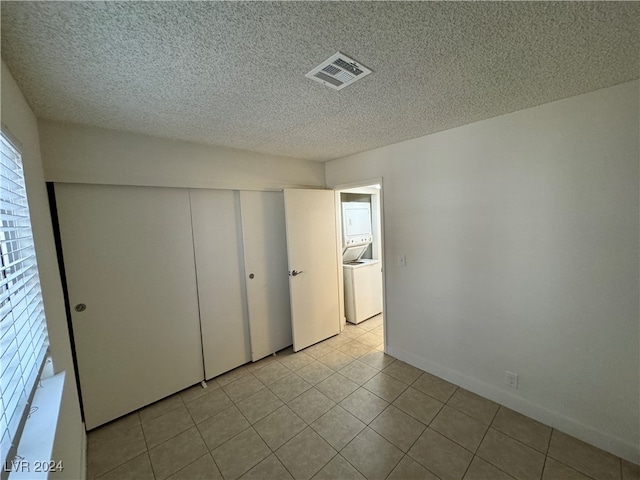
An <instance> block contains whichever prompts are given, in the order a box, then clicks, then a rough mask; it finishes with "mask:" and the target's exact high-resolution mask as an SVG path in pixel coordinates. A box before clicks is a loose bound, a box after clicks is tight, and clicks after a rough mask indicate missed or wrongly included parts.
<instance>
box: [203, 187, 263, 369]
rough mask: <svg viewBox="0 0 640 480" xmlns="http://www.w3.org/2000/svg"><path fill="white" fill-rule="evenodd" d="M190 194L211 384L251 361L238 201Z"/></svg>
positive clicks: (219, 194)
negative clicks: (222, 375) (223, 374)
mask: <svg viewBox="0 0 640 480" xmlns="http://www.w3.org/2000/svg"><path fill="white" fill-rule="evenodd" d="M190 194H191V215H192V225H193V245H194V249H195V258H196V273H197V279H198V298H199V301H200V320H201V325H202V351H203V354H204V369H205V376H206V378H207V379H210V378H213V377H215V376H217V375H220V374H221V373H224V372H227V371H229V370H231V369H233V368H235V367H238V366H240V365H243V364H245V363H247V362H248V361H250V360H251V355H250V348H249V323H248V320H247V315H248V314H247V308H246V303H245V282H244V270H243V258H242V230H241V225H240V198H239V194H238V192H234V191H230V190H190Z"/></svg>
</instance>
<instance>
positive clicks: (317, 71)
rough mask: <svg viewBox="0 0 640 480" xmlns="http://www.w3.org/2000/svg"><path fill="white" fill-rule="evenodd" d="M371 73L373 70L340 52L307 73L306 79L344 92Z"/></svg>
mask: <svg viewBox="0 0 640 480" xmlns="http://www.w3.org/2000/svg"><path fill="white" fill-rule="evenodd" d="M370 73H371V70H369V69H368V68H367V67H365V66H363V65H361V64H359V63H358V62H356V61H355V60H353V59H352V58H349V57H347V56H346V55H344V54H342V53H340V52H338V53H336V54H335V55H332V56H331V57H329V58H328V59H327V60H325V61H324V62H322V63H321V64H320V65H318V66H317V67H316V68H314V69H313V70H311V71H310V72H309V73H307V74H306V75H305V77H307V78H310V79H311V80H315V81H316V82H320V83H322V84H324V85H326V86H327V87H329V88H333V89H334V90H342V89H343V88H344V87H346V86H347V85H351V84H352V83H354V82H356V81H357V80H360V79H361V78H364V77H366V76H367V75H369V74H370Z"/></svg>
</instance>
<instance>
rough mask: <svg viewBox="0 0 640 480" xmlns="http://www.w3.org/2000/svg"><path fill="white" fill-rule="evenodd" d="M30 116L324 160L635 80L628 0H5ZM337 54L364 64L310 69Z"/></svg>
mask: <svg viewBox="0 0 640 480" xmlns="http://www.w3.org/2000/svg"><path fill="white" fill-rule="evenodd" d="M1 8H2V57H3V58H4V59H5V61H6V62H7V64H8V66H9V68H10V70H11V71H12V72H13V74H14V76H15V77H16V80H17V81H18V83H19V85H20V87H21V88H22V90H23V92H24V94H25V96H26V97H27V99H28V101H29V102H30V104H31V106H32V108H33V109H34V111H35V113H36V115H37V116H38V117H39V118H43V119H49V120H58V121H63V122H74V123H81V124H86V125H94V126H99V127H106V128H113V129H118V130H127V131H134V132H141V133H147V134H151V135H156V136H161V137H169V138H178V139H183V140H192V141H197V142H204V143H209V144H215V145H223V146H227V147H234V148H240V149H246V150H253V151H258V152H264V153H271V154H278V155H287V156H292V157H297V158H305V159H313V160H328V159H333V158H338V157H342V156H345V155H349V154H353V153H356V152H360V151H364V150H369V149H372V148H376V147H379V146H383V145H387V144H390V143H395V142H399V141H402V140H406V139H410V138H415V137H419V136H422V135H426V134H429V133H434V132H438V131H441V130H445V129H448V128H452V127H455V126H459V125H463V124H468V123H471V122H474V121H477V120H481V119H485V118H489V117H494V116H497V115H501V114H505V113H508V112H513V111H516V110H521V109H523V108H527V107H531V106H535V105H539V104H542V103H546V102H550V101H553V100H557V99H560V98H564V97H568V96H572V95H577V94H580V93H584V92H588V91H591V90H595V89H598V88H603V87H607V86H611V85H615V84H618V83H622V82H626V81H629V80H633V79H636V78H638V76H639V70H640V68H639V63H640V55H639V52H640V4H639V3H636V2H619V3H618V2H612V3H611V2H602V3H600V2H531V3H530V2H513V3H502V2H371V3H370V2H186V1H181V2H9V1H2V3H1ZM337 51H341V52H343V53H345V54H346V55H349V56H351V57H352V58H354V59H356V60H357V61H359V62H361V63H362V64H364V65H366V66H367V67H369V68H370V69H372V70H373V72H374V73H373V74H371V75H369V76H368V77H366V78H364V79H362V80H361V81H359V82H357V83H355V84H354V85H351V86H349V87H347V88H345V89H344V90H342V91H340V92H336V91H334V90H331V89H329V88H327V87H325V86H323V85H321V84H319V83H316V82H312V81H311V80H308V79H306V78H305V77H304V75H305V73H307V72H308V71H309V70H311V69H312V68H313V67H315V66H316V65H318V64H319V63H320V62H321V61H323V60H325V59H326V58H327V57H329V56H330V55H332V54H334V53H335V52H337Z"/></svg>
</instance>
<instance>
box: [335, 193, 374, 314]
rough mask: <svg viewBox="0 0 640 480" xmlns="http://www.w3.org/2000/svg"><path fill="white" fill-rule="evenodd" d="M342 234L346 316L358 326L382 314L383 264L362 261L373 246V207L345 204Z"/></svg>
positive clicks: (368, 259)
mask: <svg viewBox="0 0 640 480" xmlns="http://www.w3.org/2000/svg"><path fill="white" fill-rule="evenodd" d="M342 233H343V237H344V240H343V241H344V247H343V250H342V270H343V274H344V302H345V314H346V316H347V321H348V322H350V323H355V324H357V323H360V322H363V321H364V320H367V319H368V318H371V317H373V316H375V315H378V314H379V313H381V312H382V264H381V262H380V260H377V259H370V258H362V257H363V255H365V252H367V249H368V248H369V245H371V243H372V242H373V233H372V228H371V204H370V203H367V202H343V203H342Z"/></svg>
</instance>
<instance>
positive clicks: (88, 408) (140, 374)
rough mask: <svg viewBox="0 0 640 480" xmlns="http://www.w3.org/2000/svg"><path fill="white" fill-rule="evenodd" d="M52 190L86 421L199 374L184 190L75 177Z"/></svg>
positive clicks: (94, 422)
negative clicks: (74, 181) (95, 182)
mask: <svg viewBox="0 0 640 480" xmlns="http://www.w3.org/2000/svg"><path fill="white" fill-rule="evenodd" d="M55 192H56V199H57V207H58V216H59V222H60V233H61V237H62V248H63V254H64V265H65V270H66V275H67V286H68V289H69V299H70V302H71V310H72V324H73V332H74V337H75V346H76V354H77V359H78V370H79V376H80V385H81V390H82V399H83V403H84V412H85V420H86V426H87V428H88V429H91V428H94V427H97V426H99V425H101V424H103V423H106V422H108V421H110V420H113V419H115V418H118V417H120V416H122V415H124V414H126V413H129V412H131V411H133V410H136V409H138V408H140V407H142V406H144V405H147V404H149V403H152V402H154V401H156V400H159V399H161V398H164V397H166V396H168V395H170V394H172V393H174V392H177V391H179V390H181V389H183V388H185V387H188V386H190V385H193V384H194V383H197V382H199V381H200V380H201V379H202V378H203V368H202V350H201V342H200V326H199V319H198V303H197V294H196V278H195V268H194V259H193V239H192V235H191V224H190V212H189V194H188V191H187V190H179V189H169V188H148V187H117V186H101V185H71V184H56V186H55ZM82 305H85V306H86V309H84V310H83V307H82Z"/></svg>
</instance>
